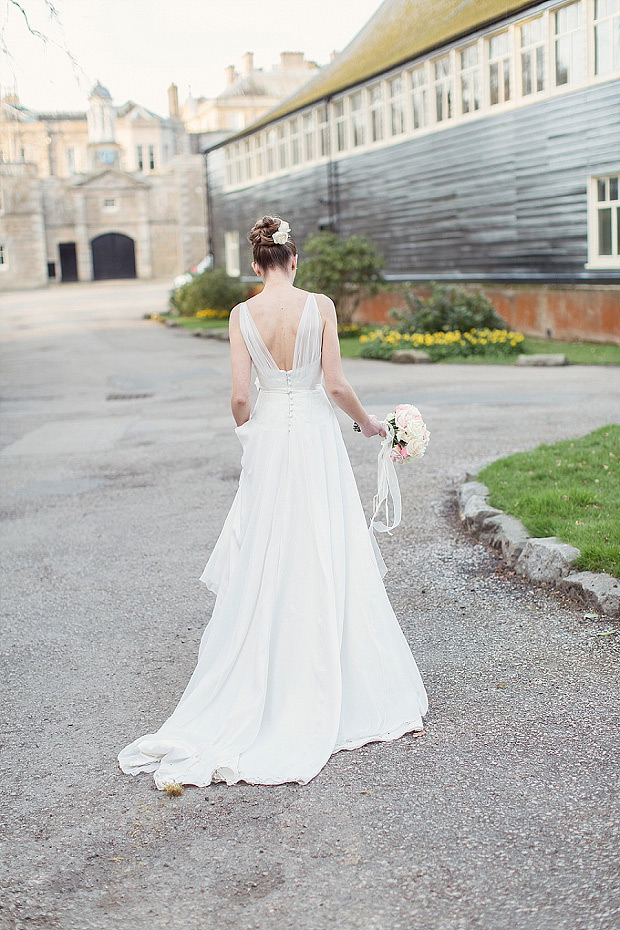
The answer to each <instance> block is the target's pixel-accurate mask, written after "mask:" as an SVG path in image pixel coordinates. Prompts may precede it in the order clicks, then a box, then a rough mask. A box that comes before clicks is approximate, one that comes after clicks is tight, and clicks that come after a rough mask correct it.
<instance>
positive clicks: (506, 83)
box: [504, 61, 510, 100]
mask: <svg viewBox="0 0 620 930" xmlns="http://www.w3.org/2000/svg"><path fill="white" fill-rule="evenodd" d="M504 100H510V62H509V61H504Z"/></svg>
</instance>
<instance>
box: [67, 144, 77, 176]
mask: <svg viewBox="0 0 620 930" xmlns="http://www.w3.org/2000/svg"><path fill="white" fill-rule="evenodd" d="M67 174H69V175H71V174H75V149H73V148H69V149H67Z"/></svg>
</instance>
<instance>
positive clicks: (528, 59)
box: [521, 52, 532, 97]
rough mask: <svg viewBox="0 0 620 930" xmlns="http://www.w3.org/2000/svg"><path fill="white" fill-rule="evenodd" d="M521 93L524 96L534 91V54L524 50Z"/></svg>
mask: <svg viewBox="0 0 620 930" xmlns="http://www.w3.org/2000/svg"><path fill="white" fill-rule="evenodd" d="M521 93H522V94H523V96H524V97H527V95H528V94H531V93H532V55H531V53H530V52H523V53H522V55H521Z"/></svg>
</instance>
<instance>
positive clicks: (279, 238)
mask: <svg viewBox="0 0 620 930" xmlns="http://www.w3.org/2000/svg"><path fill="white" fill-rule="evenodd" d="M290 229H291V227H290V226H289V224H288V223H287V222H286V220H280V225H279V226H278V228H277V229H276V231H275V232H274V234H273V236H272V239H273V241H274V242H277V244H278V245H284V243H285V242H288V234H289V232H290Z"/></svg>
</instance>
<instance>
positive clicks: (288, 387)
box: [285, 371, 293, 433]
mask: <svg viewBox="0 0 620 930" xmlns="http://www.w3.org/2000/svg"><path fill="white" fill-rule="evenodd" d="M285 374H286V392H287V397H288V431H289V433H290V431H291V422H292V420H293V394H292V392H291V375H290V372H288V371H287V372H285Z"/></svg>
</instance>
